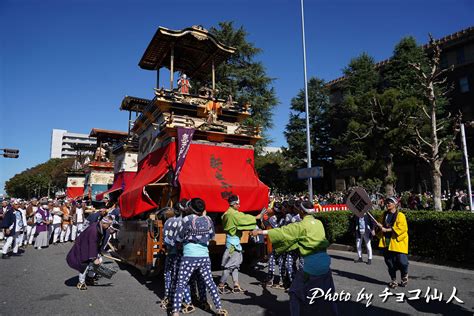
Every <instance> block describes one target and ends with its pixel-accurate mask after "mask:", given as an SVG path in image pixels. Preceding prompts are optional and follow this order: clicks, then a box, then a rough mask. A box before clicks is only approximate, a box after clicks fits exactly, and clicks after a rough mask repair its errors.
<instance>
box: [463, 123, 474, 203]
mask: <svg viewBox="0 0 474 316" xmlns="http://www.w3.org/2000/svg"><path fill="white" fill-rule="evenodd" d="M469 124H470V125H471V126H474V122H470V123H469ZM461 141H462V149H463V152H464V163H465V165H466V181H467V198H468V199H469V208H470V210H471V212H474V208H473V206H472V189H471V175H470V173H469V158H468V156H467V145H466V132H465V130H464V123H461Z"/></svg>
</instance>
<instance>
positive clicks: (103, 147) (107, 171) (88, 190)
mask: <svg viewBox="0 0 474 316" xmlns="http://www.w3.org/2000/svg"><path fill="white" fill-rule="evenodd" d="M89 136H90V137H95V138H96V139H97V147H96V151H95V154H94V158H93V160H91V161H89V162H87V163H85V164H84V174H85V180H84V199H86V200H89V201H91V204H92V205H94V206H101V204H102V202H101V200H99V199H97V195H98V194H100V193H102V192H104V191H107V190H108V189H110V188H111V187H112V185H113V180H114V162H113V161H111V158H110V157H111V155H110V154H109V152H110V148H112V147H113V145H114V144H115V143H118V142H120V141H121V140H122V139H124V138H126V137H127V136H128V134H127V133H126V132H119V131H111V130H105V129H99V128H93V129H92V130H91V132H90V135H89Z"/></svg>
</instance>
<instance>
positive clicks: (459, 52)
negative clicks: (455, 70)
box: [456, 47, 466, 64]
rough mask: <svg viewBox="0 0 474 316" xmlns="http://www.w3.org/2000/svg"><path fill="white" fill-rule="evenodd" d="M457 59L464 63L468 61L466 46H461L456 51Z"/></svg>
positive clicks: (458, 61)
mask: <svg viewBox="0 0 474 316" xmlns="http://www.w3.org/2000/svg"><path fill="white" fill-rule="evenodd" d="M456 61H457V63H458V64H464V63H465V62H466V58H465V56H464V47H461V48H459V49H458V50H457V51H456Z"/></svg>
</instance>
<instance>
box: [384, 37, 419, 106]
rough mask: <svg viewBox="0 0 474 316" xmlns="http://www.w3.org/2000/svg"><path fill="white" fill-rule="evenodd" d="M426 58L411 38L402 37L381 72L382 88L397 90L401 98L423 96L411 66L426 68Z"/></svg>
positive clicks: (415, 73)
mask: <svg viewBox="0 0 474 316" xmlns="http://www.w3.org/2000/svg"><path fill="white" fill-rule="evenodd" d="M427 62H428V61H427V57H426V54H425V52H424V50H423V48H422V47H421V46H419V45H418V44H417V43H416V40H415V39H414V38H413V37H411V36H408V37H404V38H402V39H401V40H400V42H398V44H397V45H396V46H395V49H394V50H393V56H392V58H390V62H389V63H388V64H387V65H386V67H385V68H384V69H383V71H382V76H383V81H384V88H393V89H397V90H398V91H399V92H400V96H401V97H417V98H421V97H422V96H423V95H422V93H421V92H420V91H421V85H420V83H419V80H418V75H417V72H416V70H415V69H414V68H413V67H412V66H411V65H412V64H415V63H416V64H420V65H422V67H423V68H426V65H427Z"/></svg>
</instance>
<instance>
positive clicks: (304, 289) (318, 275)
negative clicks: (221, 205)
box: [252, 201, 338, 316]
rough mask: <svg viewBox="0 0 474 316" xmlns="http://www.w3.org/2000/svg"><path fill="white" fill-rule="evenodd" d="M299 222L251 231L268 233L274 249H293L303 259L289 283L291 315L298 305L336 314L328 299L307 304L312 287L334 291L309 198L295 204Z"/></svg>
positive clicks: (296, 312)
mask: <svg viewBox="0 0 474 316" xmlns="http://www.w3.org/2000/svg"><path fill="white" fill-rule="evenodd" d="M297 207H298V208H297V209H298V211H297V212H298V214H299V215H300V217H301V218H302V220H301V221H300V222H295V223H290V224H288V225H286V226H283V227H280V228H274V229H270V230H255V231H253V232H252V235H254V236H256V235H259V234H263V235H268V237H269V238H270V241H271V243H272V245H273V247H274V249H275V251H276V253H278V254H280V253H284V252H288V251H292V250H297V251H298V252H299V253H300V254H301V256H303V259H304V265H303V269H300V270H298V272H297V273H296V275H295V278H294V280H293V283H292V284H291V287H290V290H289V294H290V311H291V315H292V316H296V315H300V311H301V305H306V306H309V307H310V308H316V309H317V310H318V312H320V313H321V315H337V314H338V311H337V305H336V303H335V302H333V301H331V300H324V299H318V300H315V301H314V302H312V305H309V304H308V303H309V299H308V298H311V296H312V291H314V289H315V288H319V289H321V290H323V291H324V292H325V293H327V291H329V290H331V291H332V293H334V291H335V288H334V282H333V279H332V273H331V269H330V265H331V258H330V257H329V256H328V254H327V253H326V249H327V247H328V246H329V242H328V240H327V239H326V236H325V231H324V226H323V224H322V223H321V221H319V220H317V219H315V218H314V217H313V216H312V214H314V213H315V211H314V208H313V207H314V206H313V204H312V203H311V202H309V201H301V202H298V204H297Z"/></svg>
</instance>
